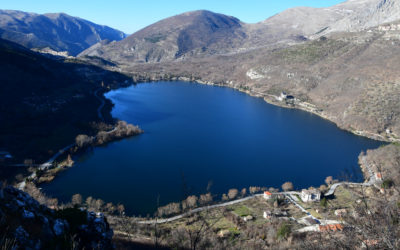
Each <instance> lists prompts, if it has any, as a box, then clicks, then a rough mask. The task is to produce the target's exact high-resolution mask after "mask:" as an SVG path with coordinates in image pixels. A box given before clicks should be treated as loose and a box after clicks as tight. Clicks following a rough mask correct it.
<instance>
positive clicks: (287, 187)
mask: <svg viewBox="0 0 400 250" xmlns="http://www.w3.org/2000/svg"><path fill="white" fill-rule="evenodd" d="M282 189H283V190H284V191H291V190H293V183H291V182H290V181H288V182H285V183H283V184H282Z"/></svg>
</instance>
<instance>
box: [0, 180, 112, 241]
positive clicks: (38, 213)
mask: <svg viewBox="0 0 400 250" xmlns="http://www.w3.org/2000/svg"><path fill="white" fill-rule="evenodd" d="M0 235H1V238H0V246H2V247H4V249H19V248H23V249H27V248H28V249H111V248H113V245H112V242H111V239H112V236H113V231H112V229H111V228H110V227H109V224H108V222H107V219H106V218H105V217H104V216H103V215H102V214H100V213H99V214H95V213H93V212H87V211H85V210H81V209H78V208H64V209H58V210H54V209H50V208H48V207H46V206H44V205H41V204H39V203H38V202H37V201H36V200H34V199H33V198H32V197H30V196H29V195H28V194H27V193H24V192H22V191H20V190H17V189H15V188H13V187H11V186H8V187H5V188H1V189H0Z"/></svg>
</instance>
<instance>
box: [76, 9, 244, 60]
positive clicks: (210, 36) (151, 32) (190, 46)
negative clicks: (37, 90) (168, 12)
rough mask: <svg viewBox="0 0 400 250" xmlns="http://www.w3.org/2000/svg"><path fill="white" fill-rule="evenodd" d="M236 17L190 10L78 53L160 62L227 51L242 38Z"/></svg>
mask: <svg viewBox="0 0 400 250" xmlns="http://www.w3.org/2000/svg"><path fill="white" fill-rule="evenodd" d="M242 25H243V23H242V22H240V21H239V20H238V19H237V18H234V17H230V16H226V15H222V14H216V13H213V12H210V11H204V10H201V11H193V12H187V13H184V14H181V15H177V16H173V17H170V18H167V19H164V20H162V21H159V22H157V23H155V24H153V25H150V26H148V27H146V28H144V29H142V30H140V31H138V32H136V33H134V34H133V35H131V36H129V37H127V38H126V39H124V40H122V41H120V42H113V43H109V44H107V45H100V44H97V45H95V47H93V48H90V49H88V50H86V51H84V52H83V53H81V54H80V56H84V55H89V56H102V57H104V58H106V59H109V60H112V61H119V62H161V61H168V60H175V59H183V58H185V57H187V56H195V55H198V54H215V53H221V52H227V51H230V50H232V48H236V47H238V46H240V44H241V43H242V41H244V40H245V39H246V33H245V31H244V28H243V27H242Z"/></svg>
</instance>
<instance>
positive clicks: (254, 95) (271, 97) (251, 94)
mask: <svg viewBox="0 0 400 250" xmlns="http://www.w3.org/2000/svg"><path fill="white" fill-rule="evenodd" d="M173 80H175V79H172V81H173ZM177 80H179V81H182V82H190V84H192V83H197V84H205V85H211V86H218V87H224V88H227V87H229V86H226V85H223V84H210V83H204V82H197V81H189V80H187V79H177ZM184 80H186V81H184ZM170 81H171V80H170ZM170 81H168V82H170ZM146 82H149V81H142V82H136V83H134V84H130V85H129V86H128V85H125V86H121V87H116V88H113V89H112V90H119V89H123V88H124V87H131V86H134V85H136V84H138V83H146ZM154 82H157V81H154ZM230 89H233V90H237V91H240V92H243V93H246V94H247V95H249V96H252V97H257V98H263V99H264V101H266V102H267V103H269V104H273V105H274V106H279V107H284V108H290V109H296V107H290V106H287V105H286V106H283V105H277V104H276V102H275V103H274V102H273V98H275V97H274V96H273V95H271V96H270V99H271V102H273V103H270V102H268V101H267V100H266V98H265V96H260V95H257V93H254V92H250V91H245V90H241V89H237V88H232V87H230ZM104 98H107V97H106V96H105V97H104ZM108 100H110V99H109V98H108ZM303 111H306V110H303ZM319 117H321V116H319ZM325 120H329V119H326V118H325ZM139 124H140V123H139ZM336 127H337V126H336ZM347 132H348V131H347ZM358 167H360V166H358ZM363 175H364V177H365V173H363ZM364 179H365V178H364ZM322 182H323V179H321V183H322ZM274 185H275V184H274Z"/></svg>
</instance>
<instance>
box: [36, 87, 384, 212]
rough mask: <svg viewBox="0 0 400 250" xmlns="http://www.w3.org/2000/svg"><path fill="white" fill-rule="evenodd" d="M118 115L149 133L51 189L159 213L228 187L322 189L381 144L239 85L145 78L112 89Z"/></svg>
mask: <svg viewBox="0 0 400 250" xmlns="http://www.w3.org/2000/svg"><path fill="white" fill-rule="evenodd" d="M106 96H107V97H108V98H110V99H111V100H112V101H113V103H114V104H115V107H114V109H113V112H112V114H113V116H114V117H117V118H119V119H121V120H126V121H128V122H130V123H133V124H138V125H140V127H141V128H142V129H144V131H145V133H144V134H142V135H140V136H137V137H132V138H129V139H125V140H122V141H118V142H114V143H111V144H109V145H107V146H104V147H99V148H95V149H94V150H92V151H91V152H88V153H86V154H85V155H83V156H80V157H79V158H78V159H75V161H76V165H75V166H74V167H73V168H71V169H70V170H68V171H64V172H63V173H61V174H60V175H59V176H58V177H57V178H56V179H55V180H54V181H53V182H51V183H50V184H47V185H44V186H43V188H44V190H45V191H46V192H47V193H49V194H52V195H53V196H55V197H58V198H60V199H61V200H68V199H70V198H71V196H72V195H73V194H75V193H81V194H82V195H83V196H84V197H86V196H89V195H91V196H93V197H96V198H102V199H103V200H105V201H107V202H110V201H111V202H113V203H123V204H124V205H125V207H126V208H127V212H128V213H130V214H142V215H145V214H147V213H150V214H152V212H153V211H154V209H155V207H156V204H157V202H156V201H157V197H158V196H159V197H160V203H161V205H163V204H166V203H169V202H172V201H179V200H181V199H182V198H183V197H184V196H185V195H186V194H192V193H195V194H198V193H205V192H206V188H207V185H208V183H209V182H212V183H213V184H212V187H211V191H212V192H213V193H215V194H221V193H224V192H227V190H228V189H229V188H243V187H249V186H266V187H271V186H273V187H280V186H281V184H282V183H283V182H285V181H292V182H293V183H294V185H295V187H296V188H304V187H309V186H319V185H321V184H323V182H324V179H325V177H326V176H329V175H332V176H338V175H341V174H342V173H346V172H352V170H353V169H357V170H358V169H359V168H358V165H357V158H358V155H359V154H360V152H361V151H362V150H366V149H370V148H376V147H378V146H379V145H381V144H382V143H380V142H377V141H373V140H369V139H366V138H363V137H359V136H355V135H353V134H351V133H348V132H345V131H343V130H340V129H338V128H337V127H336V126H335V125H334V124H333V123H331V122H328V121H326V120H323V119H321V118H319V117H318V116H315V115H312V114H310V113H307V112H303V111H299V110H293V109H285V108H280V107H276V106H273V105H270V104H267V103H266V102H264V101H263V100H262V99H259V98H254V97H250V96H248V95H246V94H244V93H241V92H238V91H235V90H232V89H230V88H222V87H212V86H205V85H199V84H192V83H184V82H159V83H146V84H140V85H137V86H133V87H129V88H125V89H119V90H116V91H111V92H110V93H108V94H107V95H106Z"/></svg>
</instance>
